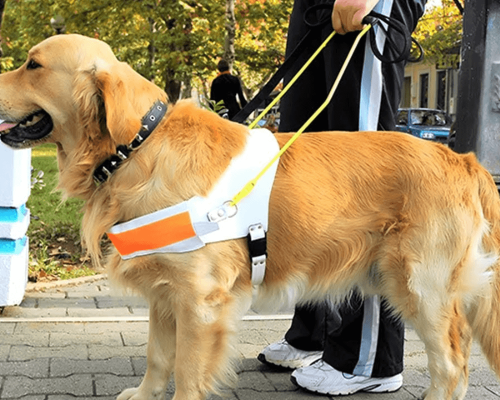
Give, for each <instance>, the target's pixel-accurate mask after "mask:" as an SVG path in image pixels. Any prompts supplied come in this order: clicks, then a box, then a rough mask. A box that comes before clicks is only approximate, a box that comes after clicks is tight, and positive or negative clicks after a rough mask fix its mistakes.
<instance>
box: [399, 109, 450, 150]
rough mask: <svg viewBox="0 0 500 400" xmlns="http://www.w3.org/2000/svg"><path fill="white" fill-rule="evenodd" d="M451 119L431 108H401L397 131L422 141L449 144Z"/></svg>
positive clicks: (442, 112)
mask: <svg viewBox="0 0 500 400" xmlns="http://www.w3.org/2000/svg"><path fill="white" fill-rule="evenodd" d="M451 123H452V121H451V118H450V116H449V115H448V114H446V113H445V112H444V111H441V110H433V109H430V108H400V109H399V110H398V116H397V118H396V130H397V131H400V132H406V133H409V134H410V135H413V136H416V137H418V138H421V139H426V140H432V141H434V142H440V143H444V144H445V143H447V142H448V135H449V134H450V127H451Z"/></svg>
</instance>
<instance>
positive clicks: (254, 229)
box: [247, 224, 267, 286]
mask: <svg viewBox="0 0 500 400" xmlns="http://www.w3.org/2000/svg"><path fill="white" fill-rule="evenodd" d="M247 243H248V252H249V254H250V262H251V263H252V285H254V286H255V285H260V284H261V283H262V282H263V281H264V276H265V275H266V258H267V239H266V231H265V230H264V226H263V225H262V224H255V225H252V226H250V227H249V229H248V236H247Z"/></svg>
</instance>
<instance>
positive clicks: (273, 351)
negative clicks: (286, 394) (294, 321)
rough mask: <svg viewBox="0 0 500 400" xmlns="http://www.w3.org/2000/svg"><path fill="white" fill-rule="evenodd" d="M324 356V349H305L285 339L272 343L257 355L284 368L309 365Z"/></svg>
mask: <svg viewBox="0 0 500 400" xmlns="http://www.w3.org/2000/svg"><path fill="white" fill-rule="evenodd" d="M322 356H323V352H322V351H304V350H299V349H297V348H296V347H293V346H292V345H291V344H289V343H288V342H287V341H286V340H285V339H282V340H280V341H279V342H277V343H273V344H270V345H269V346H267V347H266V348H265V349H264V350H262V352H261V353H260V354H259V355H258V356H257V359H258V360H259V361H261V362H263V363H265V364H272V365H275V366H278V367H282V368H292V369H295V368H301V367H307V366H308V365H310V364H312V363H313V362H315V361H317V360H319V359H320V358H321V357H322Z"/></svg>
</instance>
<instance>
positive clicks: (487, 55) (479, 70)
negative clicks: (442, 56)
mask: <svg viewBox="0 0 500 400" xmlns="http://www.w3.org/2000/svg"><path fill="white" fill-rule="evenodd" d="M458 90H459V95H458V104H457V121H456V129H457V136H456V142H455V150H456V151H458V152H462V153H463V152H468V151H474V152H475V153H476V155H477V157H478V159H479V161H480V162H481V163H482V164H483V165H484V166H485V167H486V168H487V169H488V171H489V172H490V173H491V174H492V175H493V177H494V179H495V181H496V182H497V184H498V185H500V2H499V1H498V0H467V1H466V4H465V13H464V34H463V39H462V63H461V67H460V74H459V86H458Z"/></svg>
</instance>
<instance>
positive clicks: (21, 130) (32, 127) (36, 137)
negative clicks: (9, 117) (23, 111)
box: [0, 110, 54, 148]
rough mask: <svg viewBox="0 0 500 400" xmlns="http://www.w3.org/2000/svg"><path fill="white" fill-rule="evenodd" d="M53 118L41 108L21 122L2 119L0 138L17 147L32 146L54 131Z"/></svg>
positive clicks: (0, 122)
mask: <svg viewBox="0 0 500 400" xmlns="http://www.w3.org/2000/svg"><path fill="white" fill-rule="evenodd" d="M53 127H54V124H53V122H52V118H50V115H49V114H47V113H46V112H45V111H43V110H40V111H37V112H34V113H33V114H30V115H28V116H27V117H26V118H24V119H23V120H22V121H20V122H11V121H0V135H1V136H0V139H1V140H2V142H4V143H5V144H6V145H8V146H10V147H15V148H25V147H31V146H33V144H34V143H35V142H38V141H40V140H41V139H43V138H45V137H46V136H47V135H49V134H50V132H52V128H53Z"/></svg>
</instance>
